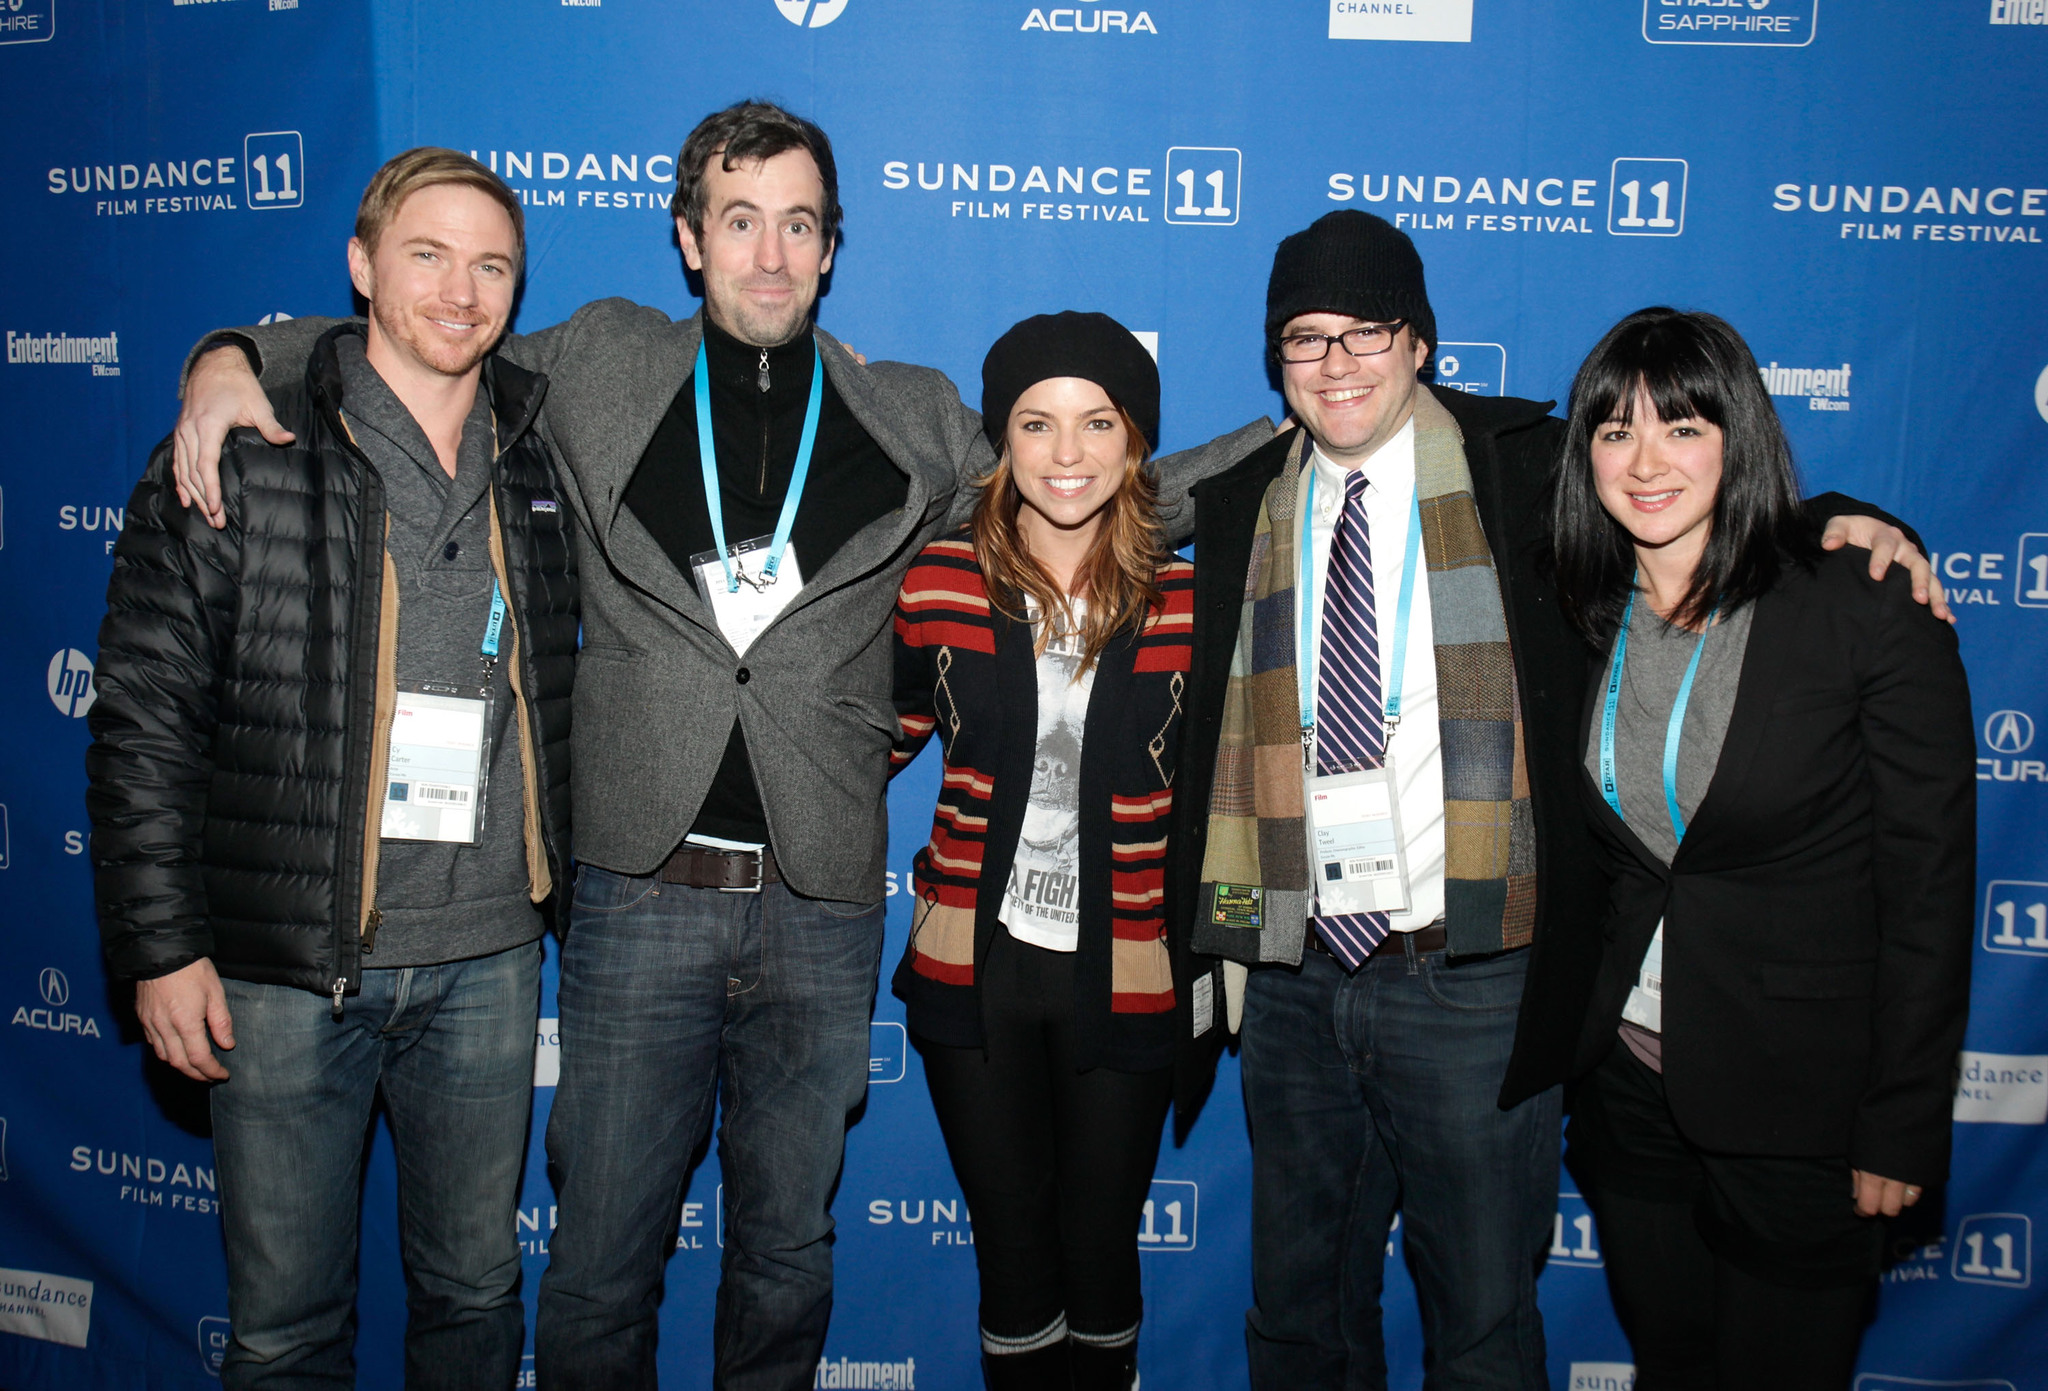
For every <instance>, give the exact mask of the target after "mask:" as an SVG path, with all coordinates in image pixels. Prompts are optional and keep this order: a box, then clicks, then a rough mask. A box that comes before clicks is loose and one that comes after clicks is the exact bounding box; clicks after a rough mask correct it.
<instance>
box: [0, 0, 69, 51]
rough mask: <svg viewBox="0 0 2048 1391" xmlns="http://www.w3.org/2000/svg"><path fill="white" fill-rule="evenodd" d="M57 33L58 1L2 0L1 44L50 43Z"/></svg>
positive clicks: (0, 12) (0, 17) (0, 2)
mask: <svg viewBox="0 0 2048 1391" xmlns="http://www.w3.org/2000/svg"><path fill="white" fill-rule="evenodd" d="M56 32H57V0H0V44H7V43H48V42H49V41H50V38H51V36H52V35H54V34H55V33H56Z"/></svg>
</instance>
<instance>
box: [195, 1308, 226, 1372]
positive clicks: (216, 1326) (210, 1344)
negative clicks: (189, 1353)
mask: <svg viewBox="0 0 2048 1391" xmlns="http://www.w3.org/2000/svg"><path fill="white" fill-rule="evenodd" d="M227 1356H228V1321H227V1320H226V1319H224V1318H221V1317H220V1316H219V1315H217V1314H209V1315H207V1316H206V1317H205V1318H203V1319H201V1320H199V1365H200V1366H202V1367H204V1368H205V1369H206V1374H207V1375H208V1376H210V1377H212V1378H213V1379H214V1380H216V1381H218V1380H220V1369H221V1364H222V1363H224V1362H226V1361H227Z"/></svg>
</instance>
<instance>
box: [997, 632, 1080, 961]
mask: <svg viewBox="0 0 2048 1391" xmlns="http://www.w3.org/2000/svg"><path fill="white" fill-rule="evenodd" d="M1069 606H1070V607H1071V608H1072V610H1073V627H1074V629H1075V631H1068V632H1061V633H1055V634H1054V635H1053V637H1052V639H1051V640H1050V641H1049V642H1047V643H1046V645H1045V652H1044V654H1043V655H1042V656H1040V657H1039V659H1038V744H1037V748H1036V749H1035V750H1034V753H1033V757H1032V768H1031V792H1030V797H1029V800H1028V801H1026V803H1025V805H1024V824H1023V827H1022V828H1021V830H1020V831H1019V833H1018V836H1017V853H1016V854H1015V856H1013V857H1012V858H1011V860H1010V882H1009V884H1008V886H1007V887H1006V888H1005V889H1004V892H1003V908H1002V912H1001V914H1000V915H999V916H1000V919H1001V921H1002V924H1003V926H1004V927H1006V928H1008V929H1009V931H1010V935H1011V936H1012V937H1015V938H1016V939H1017V940H1018V941H1020V942H1029V943H1030V944H1031V945H1032V946H1034V947H1043V948H1045V949H1046V950H1047V951H1074V950H1075V949H1077V948H1078V947H1079V945H1080V941H1081V909H1080V904H1079V902H1078V900H1079V898H1080V888H1081V734H1082V731H1083V730H1084V729H1085V728H1086V727H1087V724H1088V698H1089V696H1090V695H1091V694H1092V693H1093V691H1094V689H1095V672H1094V670H1093V669H1092V668H1091V669H1090V670H1089V671H1088V672H1087V673H1086V674H1085V675H1080V676H1079V679H1078V680H1077V679H1076V676H1077V674H1078V673H1080V670H1081V657H1082V644H1081V634H1080V632H1079V631H1078V629H1079V628H1080V626H1081V625H1082V624H1083V623H1084V622H1086V621H1087V615H1088V608H1087V604H1086V602H1085V601H1083V600H1080V599H1075V600H1072V601H1071V603H1070V605H1069ZM1031 618H1032V623H1033V626H1034V627H1035V626H1036V625H1037V624H1038V622H1039V621H1040V619H1039V616H1038V615H1037V614H1036V613H1033V614H1032V615H1031Z"/></svg>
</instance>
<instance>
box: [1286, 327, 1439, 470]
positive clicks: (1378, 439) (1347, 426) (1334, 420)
mask: <svg viewBox="0 0 2048 1391" xmlns="http://www.w3.org/2000/svg"><path fill="white" fill-rule="evenodd" d="M1369 322H1371V320H1367V319H1354V318H1352V317H1351V316H1349V315H1347V314H1297V315H1295V316H1294V317H1293V318H1291V319H1289V320H1288V321H1287V325H1286V327H1285V328H1283V329H1281V331H1280V334H1281V336H1282V337H1283V338H1284V337H1288V336H1290V335H1293V334H1298V333H1320V334H1325V335H1327V336H1329V337H1330V338H1332V339H1334V338H1336V337H1337V335H1339V334H1341V333H1344V332H1346V331H1347V330H1349V329H1354V328H1358V327H1359V326H1361V325H1362V324H1366V323H1369ZM1329 347H1330V352H1329V355H1328V356H1327V357H1325V358H1324V359H1323V360H1322V361H1321V362H1283V363H1281V364H1280V382H1281V389H1282V391H1283V392H1284V393H1285V395H1286V397H1287V405H1288V408H1289V409H1290V410H1292V411H1293V413H1294V418H1295V419H1296V420H1298V421H1300V422H1301V423H1302V426H1303V428H1305V429H1306V430H1307V431H1308V432H1309V435H1310V436H1311V437H1312V438H1313V439H1314V440H1315V442H1316V445H1317V447H1318V448H1320V449H1321V450H1322V451H1323V453H1324V455H1325V456H1326V457H1328V458H1329V459H1330V460H1331V461H1332V462H1334V463H1337V464H1341V465H1344V466H1345V467H1356V466H1357V465H1359V464H1362V463H1364V462H1365V461H1366V460H1367V459H1369V458H1371V457H1372V456H1373V454H1374V453H1375V452H1377V451H1378V449H1379V447H1380V446H1381V445H1383V444H1385V443H1386V442H1387V441H1388V440H1390V439H1392V438H1393V437H1394V436H1395V434H1397V433H1398V432H1399V431H1400V429H1401V427H1402V426H1403V425H1405V424H1407V423H1408V417H1409V416H1410V415H1411V414H1413V413H1414V409H1415V386H1416V382H1415V374H1416V373H1417V372H1420V371H1421V370H1422V364H1423V363H1424V362H1426V361H1428V360H1429V345H1428V344H1427V343H1424V342H1423V341H1422V340H1421V339H1419V338H1417V337H1416V336H1415V330H1414V329H1412V328H1409V327H1406V326H1404V327H1403V328H1402V329H1401V331H1400V332H1399V333H1397V334H1395V335H1394V343H1393V346H1392V347H1390V348H1388V349H1387V351H1385V352H1383V353H1374V354H1372V355H1370V356H1368V357H1353V356H1352V355H1351V354H1350V352H1348V351H1347V350H1346V349H1345V348H1344V345H1343V344H1342V343H1337V342H1332V343H1331V344H1330V345H1329Z"/></svg>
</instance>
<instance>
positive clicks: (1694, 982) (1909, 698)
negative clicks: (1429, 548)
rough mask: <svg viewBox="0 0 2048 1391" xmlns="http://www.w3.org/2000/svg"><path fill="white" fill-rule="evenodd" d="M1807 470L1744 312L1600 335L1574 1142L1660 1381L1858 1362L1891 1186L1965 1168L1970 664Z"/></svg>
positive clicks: (1648, 1382)
mask: <svg viewBox="0 0 2048 1391" xmlns="http://www.w3.org/2000/svg"><path fill="white" fill-rule="evenodd" d="M1798 498H1799V489H1798V484H1797V480H1796V479H1795V477H1794V473H1793V467H1792V454H1791V450H1790V448H1789V447H1788V446H1787V444H1786V440H1785V435H1784V431H1783V430H1782V429H1781V428H1780V426H1779V422H1778V418H1777V414H1776V410H1775V408H1774V407H1773V406H1772V404H1771V400H1770V397H1769V396H1768V395H1766V394H1765V392H1764V389H1763V384H1762V382H1761V380H1760V379H1759V376H1758V372H1757V366H1756V361H1755V359H1754V358H1753V357H1752V356H1751V355H1750V351H1749V348H1748V346H1747V345H1746V344H1744V342H1743V341H1742V338H1741V337H1740V336H1739V335H1738V334H1737V333H1736V332H1735V330H1734V329H1733V328H1732V327H1730V326H1729V325H1728V324H1727V323H1725V322H1723V321H1722V320H1720V319H1717V318H1715V317H1714V316H1712V315H1710V314H1685V313H1679V312H1678V311H1676V310H1672V309H1662V308H1659V309H1645V310H1642V311H1640V312H1638V313H1635V314H1631V315H1629V316H1628V317H1627V318H1626V319H1624V320H1622V321H1621V322H1620V323H1619V324H1617V325H1616V326H1615V327H1614V328H1613V329H1612V330H1611V331H1610V332H1609V333H1608V334H1607V336H1606V337H1605V338H1603V339H1602V340H1601V341H1600V344H1599V346H1597V347H1596V348H1594V349H1593V353H1592V355H1591V356H1590V357H1588V358H1587V359H1586V361H1585V363H1584V365H1583V366H1581V367H1580V369H1579V373H1578V378H1577V380H1576V381H1575V382H1574V383H1573V386H1572V397H1571V418H1570V422H1569V425H1568V427H1567V432H1566V440H1565V447H1564V457H1563V460H1562V463H1561V466H1560V469H1559V474H1558V479H1557V488H1556V493H1555V501H1554V505H1553V507H1554V511H1553V524H1554V530H1555V546H1556V565H1557V578H1558V588H1559V592H1560V595H1561V597H1562V599H1563V601H1564V605H1565V611H1566V613H1567V614H1568V615H1569V616H1570V617H1571V619H1572V621H1573V622H1574V623H1575V624H1576V625H1577V626H1578V628H1579V629H1580V631H1581V632H1582V633H1584V634H1585V636H1586V638H1587V640H1588V641H1589V642H1590V643H1592V644H1593V646H1594V647H1595V648H1596V649H1597V650H1598V656H1597V657H1596V658H1595V659H1594V660H1595V661H1596V663H1597V665H1596V667H1595V672H1596V674H1595V676H1594V678H1593V680H1592V681H1591V683H1590V686H1589V691H1588V699H1587V704H1586V708H1585V714H1584V729H1585V743H1584V746H1583V747H1584V768H1585V778H1584V783H1583V788H1584V799H1585V805H1586V811H1587V814H1588V815H1589V816H1590V817H1591V818H1592V819H1593V822H1594V830H1595V836H1596V839H1597V840H1598V842H1599V844H1600V846H1601V850H1602V855H1603V857H1604V859H1605V861H1606V863H1607V867H1608V868H1609V869H1610V871H1611V872H1612V873H1613V875H1614V884H1613V890H1612V895H1611V898H1610V902H1609V909H1608V913H1607V916H1606V920H1605V922H1604V923H1602V924H1598V925H1595V924H1591V923H1588V924H1585V925H1584V926H1583V929H1582V930H1583V932H1584V934H1585V936H1584V937H1583V938H1582V939H1581V940H1580V941H1579V942H1578V943H1577V944H1576V947H1577V953H1576V954H1577V957H1578V959H1579V960H1580V961H1581V962H1582V963H1584V966H1585V973H1584V974H1585V979H1586V982H1587V984H1589V986H1590V990H1589V992H1588V1000H1587V1008H1586V1010H1585V1013H1584V1026H1583V1030H1582V1032H1581V1034H1580V1037H1579V1040H1578V1050H1577V1063H1576V1070H1577V1072H1578V1074H1579V1079H1580V1080H1579V1083H1578V1086H1577V1089H1576V1092H1575V1096H1574V1099H1573V1102H1572V1119H1571V1123H1570V1127H1569V1130H1568V1135H1569V1139H1570V1158H1569V1161H1568V1162H1569V1163H1570V1165H1571V1167H1572V1170H1573V1172H1574V1174H1575V1175H1576V1176H1577V1177H1578V1179H1579V1181H1580V1183H1581V1185H1582V1186H1583V1190H1584V1192H1585V1194H1586V1196H1587V1199H1588V1201H1589V1202H1590V1203H1591V1204H1592V1206H1593V1210H1594V1213H1595V1215H1596V1217H1597V1218H1598V1220H1599V1223H1600V1231H1601V1237H1602V1245H1603V1248H1604V1253H1605V1257H1606V1264H1607V1275H1608V1280H1609V1283H1610V1285H1611V1287H1612V1291H1613V1295H1614V1301H1615V1306H1616V1309H1617V1311H1618V1312H1619V1314H1620V1316H1621V1322H1622V1326H1623V1327H1624V1328H1625V1329H1626V1330H1627V1332H1628V1335H1629V1339H1630V1341H1631V1342H1632V1343H1633V1344H1634V1347H1635V1356H1636V1376H1637V1381H1636V1385H1637V1387H1638V1388H1639V1391H1668V1388H1673V1387H1700V1388H1709V1387H1711V1388H1735V1387H1743V1388H1749V1387H1757V1386H1770V1387H1773V1388H1776V1389H1777V1391H1790V1389H1791V1388H1828V1391H1836V1389H1837V1388H1843V1387H1846V1386H1848V1384H1849V1378H1850V1375H1851V1373H1852V1371H1853V1369H1854V1365H1855V1359H1856V1349H1857V1345H1858V1343H1859V1341H1860V1340H1861V1336H1862V1328H1863V1324H1864V1322H1865V1320H1866V1317H1867V1314H1868V1309H1869V1305H1870V1301H1871V1297H1872V1294H1873V1292H1874V1289H1875V1278H1876V1276H1877V1274H1878V1269H1879V1258H1880V1254H1881V1248H1882V1243H1883V1235H1884V1226H1883V1222H1882V1220H1881V1219H1882V1218H1883V1217H1889V1216H1896V1215H1897V1214H1898V1212H1899V1210H1900V1209H1901V1208H1903V1207H1909V1206H1911V1205H1912V1204H1914V1203H1915V1202H1917V1201H1918V1200H1919V1198H1920V1195H1921V1194H1922V1193H1923V1192H1924V1191H1925V1189H1926V1188H1927V1187H1928V1186H1929V1185H1932V1184H1936V1183H1939V1182H1941V1181H1942V1180H1943V1179H1944V1178H1945V1177H1946V1175H1947V1171H1948V1156H1949V1111H1950V1107H1951V1100H1952V1098H1951V1082H1950V1069H1951V1067H1952V1065H1953V1061H1954V1058H1955V1056H1956V1050H1957V1049H1958V1048H1959V1047H1960V1046H1961V1044H1962V1039H1963V1023H1964V1016H1965V1013H1966V1011H1967V1008H1968V1003H1969V963H1970V931H1971V905H1972V897H1973V895H1974V891H1975V883H1976V865H1975V848H1976V805H1975V797H1976V781H1975V771H1976V768H1975V762H1974V758H1975V752H1976V750H1975V744H1974V740H1973V738H1972V730H1971V725H1970V695H1969V688H1968V686H1967V684H1966V683H1965V680H1964V676H1963V667H1962V662H1961V660H1960V658H1959V657H1958V655H1957V647H1956V638H1955V634H1954V632H1953V631H1952V630H1951V629H1950V628H1949V627H1948V626H1947V625H1945V624H1943V623H1941V622H1940V621H1938V620H1937V619H1935V618H1932V617H1930V616H1929V615H1928V614H1927V613H1926V612H1925V611H1924V610H1922V609H1921V607H1920V606H1919V605H1918V604H1916V603H1914V602H1913V598H1912V595H1911V593H1910V592H1909V587H1908V584H1907V582H1906V580H1905V577H1904V576H1903V575H1902V574H1896V573H1895V574H1892V575H1887V576H1886V577H1885V578H1884V579H1882V580H1874V579H1872V578H1871V577H1870V575H1869V573H1868V568H1867V566H1866V564H1865V561H1864V557H1863V555H1862V553H1861V552H1852V551H1850V550H1847V549H1845V550H1842V551H1837V552H1833V553H1827V552H1823V551H1821V550H1819V549H1818V548H1817V547H1816V546H1815V545H1814V544H1813V541H1812V539H1811V529H1810V527H1809V526H1808V525H1807V524H1806V522H1805V520H1804V518H1803V516H1802V514H1801V512H1800V509H1799V504H1798ZM1596 934H1597V935H1596ZM1595 963H1597V965H1596V964H1595Z"/></svg>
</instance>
